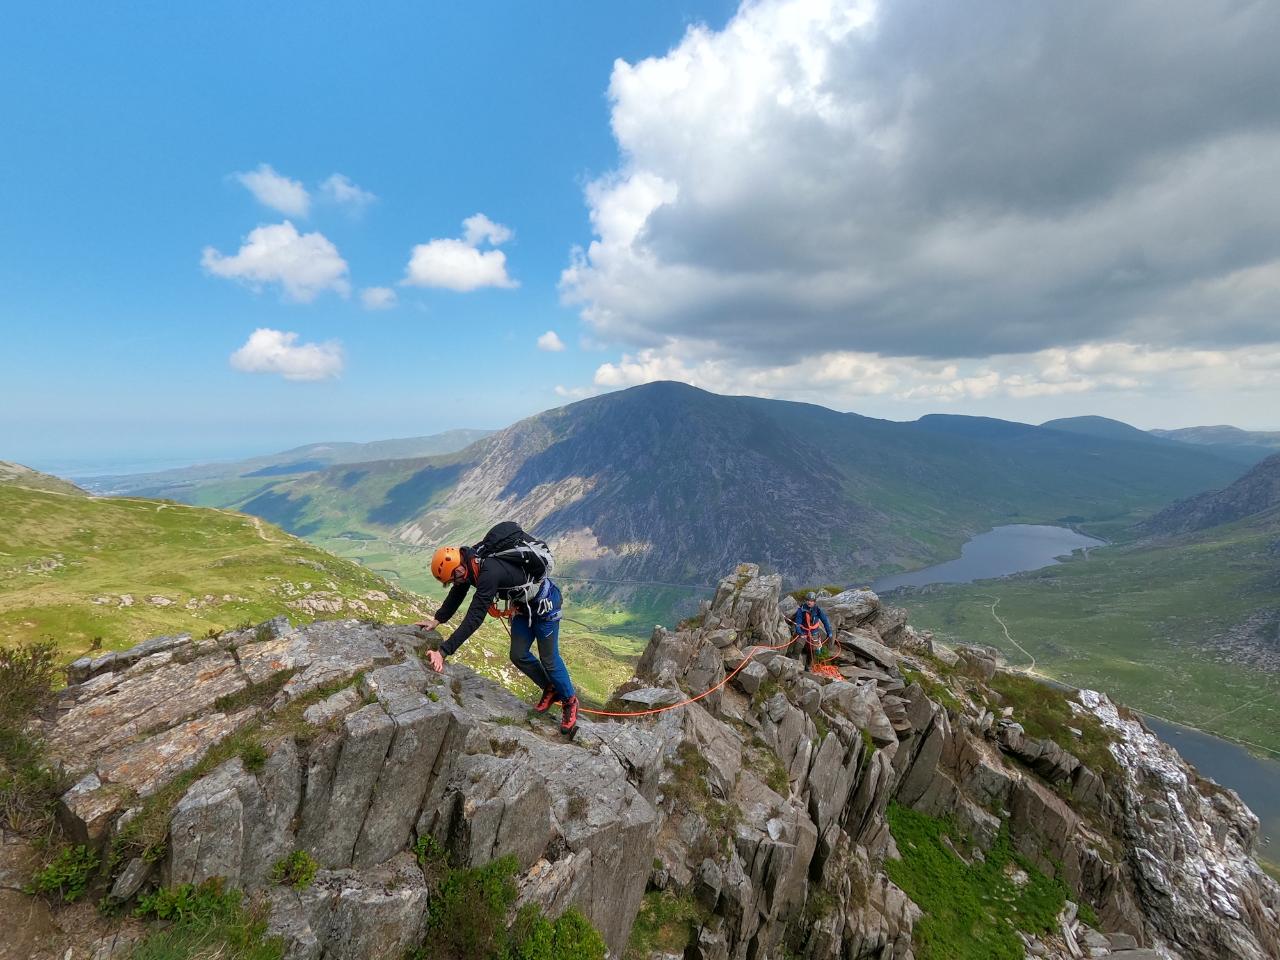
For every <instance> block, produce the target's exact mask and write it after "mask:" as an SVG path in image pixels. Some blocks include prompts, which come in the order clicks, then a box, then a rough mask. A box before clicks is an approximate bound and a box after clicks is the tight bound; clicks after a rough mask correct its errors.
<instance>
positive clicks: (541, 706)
mask: <svg viewBox="0 0 1280 960" xmlns="http://www.w3.org/2000/svg"><path fill="white" fill-rule="evenodd" d="M555 702H556V691H555V689H554V688H553V687H548V688H547V689H546V690H543V691H542V699H541V700H539V701H538V703H537V705H536V706H535V707H534V708H533V709H534V710H536V711H538V713H546V712H547V711H548V710H550V709H551V705H552V704H553V703H555Z"/></svg>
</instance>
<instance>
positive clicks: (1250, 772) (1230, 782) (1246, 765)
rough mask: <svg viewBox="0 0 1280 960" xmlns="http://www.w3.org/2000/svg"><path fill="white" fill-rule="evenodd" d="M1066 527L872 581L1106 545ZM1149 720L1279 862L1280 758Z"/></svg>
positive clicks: (1041, 558) (991, 536)
mask: <svg viewBox="0 0 1280 960" xmlns="http://www.w3.org/2000/svg"><path fill="white" fill-rule="evenodd" d="M1101 545H1102V541H1101V540H1095V539H1094V538H1093V537H1086V536H1085V535H1084V534H1081V533H1076V531H1074V530H1070V529H1068V528H1067V527H1054V526H1047V525H1040V524H1011V525H1009V526H1004V527H996V528H995V529H994V530H990V531H988V532H987V533H982V534H979V535H978V536H976V537H974V538H973V539H972V540H970V541H969V542H968V543H966V544H965V545H964V546H963V547H962V548H961V549H960V556H959V558H958V559H955V560H948V561H947V562H946V563H939V564H936V565H935V566H932V567H925V568H924V569H923V570H915V571H912V572H911V573H898V574H894V575H893V576H890V577H884V578H883V579H880V580H877V581H876V582H875V583H873V584H872V585H871V587H872V589H873V590H875V591H876V592H877V593H883V592H885V591H887V590H892V589H894V588H895V587H907V586H910V587H924V586H928V585H929V584H931V583H970V582H971V581H974V580H986V579H990V578H991V577H1004V576H1008V575H1009V574H1011V573H1021V572H1024V571H1027V570H1039V569H1040V568H1041V567H1048V566H1052V565H1053V564H1055V563H1058V557H1062V556H1067V555H1069V554H1071V553H1072V552H1073V551H1075V550H1082V549H1087V548H1089V547H1097V546H1101ZM1146 722H1147V725H1148V726H1149V727H1151V729H1152V730H1154V731H1155V732H1156V734H1157V735H1158V736H1159V737H1160V738H1161V739H1162V740H1164V741H1165V742H1166V743H1169V744H1172V745H1173V747H1174V748H1175V749H1176V750H1177V751H1178V752H1179V753H1180V754H1182V756H1183V757H1184V758H1185V759H1186V760H1187V762H1189V763H1191V764H1192V765H1194V766H1195V768H1196V769H1197V770H1199V771H1200V773H1201V774H1203V775H1204V776H1206V777H1209V778H1210V779H1212V780H1215V781H1217V782H1218V783H1221V784H1223V785H1224V786H1227V787H1230V788H1231V789H1232V790H1234V791H1235V792H1236V793H1238V794H1240V798H1241V799H1242V800H1244V802H1245V803H1247V804H1248V805H1249V809H1251V810H1252V811H1253V812H1254V813H1256V814H1257V815H1258V819H1259V820H1260V821H1261V822H1262V826H1261V829H1260V830H1259V837H1258V855H1259V856H1260V857H1261V858H1263V859H1265V860H1267V861H1269V862H1271V863H1277V862H1280V762H1277V761H1274V760H1265V759H1262V758H1260V757H1257V756H1254V755H1253V754H1252V753H1250V752H1249V751H1248V750H1246V749H1245V748H1244V747H1241V746H1239V745H1237V744H1234V743H1231V742H1230V741H1229V740H1222V739H1219V738H1218V737H1215V736H1212V735H1210V734H1207V733H1201V732H1200V731H1199V730H1192V729H1191V728H1190V727H1184V726H1182V725H1180V724H1176V723H1166V722H1165V721H1162V720H1154V719H1152V718H1150V717H1147V718H1146Z"/></svg>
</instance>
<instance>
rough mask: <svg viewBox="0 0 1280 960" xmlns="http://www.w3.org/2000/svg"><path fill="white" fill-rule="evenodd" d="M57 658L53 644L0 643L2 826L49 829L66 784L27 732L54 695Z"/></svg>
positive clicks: (36, 830) (22, 830)
mask: <svg viewBox="0 0 1280 960" xmlns="http://www.w3.org/2000/svg"><path fill="white" fill-rule="evenodd" d="M56 664H57V656H56V652H55V648H54V646H53V644H52V643H48V642H35V643H27V644H23V645H21V646H17V647H0V826H3V827H4V828H5V829H8V830H14V831H16V832H18V833H48V832H49V831H50V830H51V829H52V824H53V808H54V804H55V803H56V801H57V798H58V795H59V793H61V790H62V783H61V781H60V778H59V776H58V774H57V773H56V772H55V771H54V770H52V769H50V767H49V766H48V764H46V763H45V758H44V751H43V749H42V748H41V745H40V744H39V743H38V742H37V741H36V740H34V739H33V738H32V737H31V735H30V734H29V733H28V732H27V730H26V725H27V721H28V720H29V719H30V717H31V715H32V714H33V713H34V712H35V711H36V710H38V709H39V708H40V707H42V706H44V705H45V704H46V703H47V702H48V701H49V699H50V698H51V697H52V696H53V685H54V682H55V680H56V679H57V666H56Z"/></svg>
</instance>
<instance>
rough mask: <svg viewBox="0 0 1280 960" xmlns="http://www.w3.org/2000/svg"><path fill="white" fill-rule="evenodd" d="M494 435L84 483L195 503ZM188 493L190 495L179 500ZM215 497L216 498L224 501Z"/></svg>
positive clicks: (348, 446)
mask: <svg viewBox="0 0 1280 960" xmlns="http://www.w3.org/2000/svg"><path fill="white" fill-rule="evenodd" d="M490 433H492V431H490V430H448V431H446V432H444V433H437V434H432V435H431V436H426V437H407V438H404V439H400V440H375V441H373V442H371V443H347V442H335V443H310V444H307V445H306V446H302V447H294V448H293V449H291V450H285V451H283V452H281V453H273V454H268V455H266V456H261V457H250V458H249V459H247V460H235V461H231V462H226V463H205V464H200V465H198V466H194V467H182V468H180V469H177V470H163V471H159V472H156V473H137V474H128V475H124V476H102V477H88V478H86V479H84V480H82V481H81V482H82V483H83V484H84V486H85V488H86V489H87V490H90V491H92V492H93V493H98V494H110V495H116V496H118V495H122V494H135V495H138V496H153V497H170V498H173V499H183V500H189V499H193V492H194V491H195V490H197V489H198V488H200V487H202V486H206V485H210V484H220V483H225V482H227V481H233V480H240V479H248V480H250V481H253V480H255V479H259V478H263V477H273V476H289V475H295V474H303V473H312V472H314V471H316V470H323V469H325V468H326V467H330V466H333V465H334V464H340V463H358V462H361V461H369V460H391V459H397V458H405V457H430V456H435V455H438V454H447V453H453V452H454V451H456V450H461V449H463V448H464V447H467V446H470V445H471V444H472V443H474V442H475V441H477V440H479V439H481V438H483V437H486V436H488V435H489V434H490ZM179 492H185V496H181V497H179V496H177V495H176V494H178V493H179ZM219 493H220V492H215V493H214V495H213V499H215V500H216V499H221V497H220V496H219Z"/></svg>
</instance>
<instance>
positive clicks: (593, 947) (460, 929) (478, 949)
mask: <svg viewBox="0 0 1280 960" xmlns="http://www.w3.org/2000/svg"><path fill="white" fill-rule="evenodd" d="M415 849H417V851H418V856H419V862H421V861H422V860H423V859H424V857H425V858H426V860H427V862H428V863H438V862H439V860H438V859H437V858H438V857H439V856H440V851H439V848H438V847H434V846H432V844H423V841H422V840H419V843H418V847H417V848H415ZM519 870H520V865H519V863H517V861H516V858H515V857H513V856H506V857H502V858H501V859H499V860H494V861H493V862H491V863H488V864H485V865H484V866H483V867H474V868H471V869H467V870H457V869H452V870H446V872H445V874H444V876H443V878H442V879H441V881H440V883H439V886H438V888H437V889H436V891H435V895H434V896H433V897H432V899H431V904H430V906H429V908H428V910H427V935H426V939H425V941H424V943H423V944H422V946H421V947H419V948H418V949H417V950H415V951H414V953H413V957H414V958H415V960H604V957H605V945H604V941H603V940H602V939H601V938H600V934H599V933H598V932H597V931H596V930H595V928H593V927H592V926H591V924H590V923H589V922H588V921H587V920H586V918H585V917H583V916H582V914H581V913H580V912H578V911H577V910H576V909H571V910H568V911H567V912H565V913H564V914H563V915H562V916H560V917H559V918H558V919H556V920H555V921H554V922H552V921H550V920H548V919H547V918H546V917H544V916H543V915H542V914H541V912H540V911H539V910H538V909H537V908H536V907H532V906H529V907H525V908H524V909H522V910H521V911H520V913H519V914H518V915H517V917H516V920H515V923H514V924H513V925H512V926H511V927H510V928H508V927H507V917H508V915H509V914H510V912H511V908H512V907H513V906H514V905H515V902H516V885H515V876H516V874H517V873H518V872H519Z"/></svg>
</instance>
